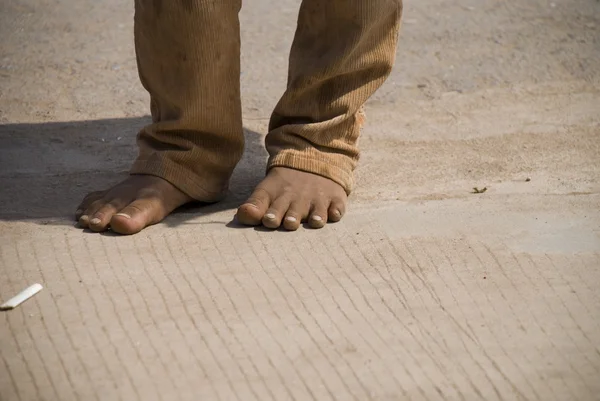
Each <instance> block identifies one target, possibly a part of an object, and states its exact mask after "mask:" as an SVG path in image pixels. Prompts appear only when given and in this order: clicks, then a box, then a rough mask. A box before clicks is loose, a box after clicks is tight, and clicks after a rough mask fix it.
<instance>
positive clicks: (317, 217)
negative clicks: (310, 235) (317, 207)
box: [312, 216, 323, 221]
mask: <svg viewBox="0 0 600 401" xmlns="http://www.w3.org/2000/svg"><path fill="white" fill-rule="evenodd" d="M312 219H313V220H314V221H322V220H323V218H322V217H321V216H312Z"/></svg>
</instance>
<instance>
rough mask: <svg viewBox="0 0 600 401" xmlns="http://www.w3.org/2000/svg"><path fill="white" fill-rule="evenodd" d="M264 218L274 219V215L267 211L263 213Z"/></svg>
mask: <svg viewBox="0 0 600 401" xmlns="http://www.w3.org/2000/svg"><path fill="white" fill-rule="evenodd" d="M265 218H267V219H269V220H275V215H274V214H273V213H267V214H265Z"/></svg>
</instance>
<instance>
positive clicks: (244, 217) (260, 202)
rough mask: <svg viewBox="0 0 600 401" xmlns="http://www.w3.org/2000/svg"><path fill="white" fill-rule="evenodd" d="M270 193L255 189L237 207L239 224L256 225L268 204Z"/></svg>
mask: <svg viewBox="0 0 600 401" xmlns="http://www.w3.org/2000/svg"><path fill="white" fill-rule="evenodd" d="M270 199H271V197H270V195H269V193H268V192H267V191H265V190H262V189H257V190H256V191H254V193H253V194H252V195H251V196H250V198H248V200H247V201H246V202H245V203H244V204H243V205H242V206H240V207H239V209H238V211H237V219H238V221H239V222H240V223H241V224H244V225H247V226H258V225H261V224H262V219H263V216H264V215H265V213H266V212H267V209H268V208H269V204H270Z"/></svg>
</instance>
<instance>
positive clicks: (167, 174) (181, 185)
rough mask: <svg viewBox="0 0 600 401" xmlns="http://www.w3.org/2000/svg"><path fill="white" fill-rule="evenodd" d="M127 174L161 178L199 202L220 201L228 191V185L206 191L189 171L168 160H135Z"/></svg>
mask: <svg viewBox="0 0 600 401" xmlns="http://www.w3.org/2000/svg"><path fill="white" fill-rule="evenodd" d="M129 174H130V175H152V176H155V177H159V178H162V179H163V180H165V181H168V182H169V183H170V184H171V185H173V186H175V187H176V188H177V189H179V190H180V191H182V192H183V193H185V194H186V195H188V196H189V197H191V198H193V199H195V200H197V201H201V202H217V201H220V200H222V199H223V198H224V197H225V195H226V193H227V189H228V183H225V185H223V186H222V187H221V188H219V189H218V190H213V191H210V190H207V189H206V188H205V187H204V186H203V185H202V184H200V183H199V182H198V181H199V179H198V177H197V176H196V175H195V174H194V173H193V172H192V171H191V170H188V169H186V168H183V167H181V166H179V165H177V164H176V163H173V162H172V161H169V160H160V161H145V160H137V161H136V162H135V163H133V166H132V167H131V170H130V171H129Z"/></svg>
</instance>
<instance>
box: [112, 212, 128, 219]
mask: <svg viewBox="0 0 600 401" xmlns="http://www.w3.org/2000/svg"><path fill="white" fill-rule="evenodd" d="M115 216H121V217H125V218H126V219H130V218H131V216H130V215H128V214H127V213H115Z"/></svg>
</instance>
